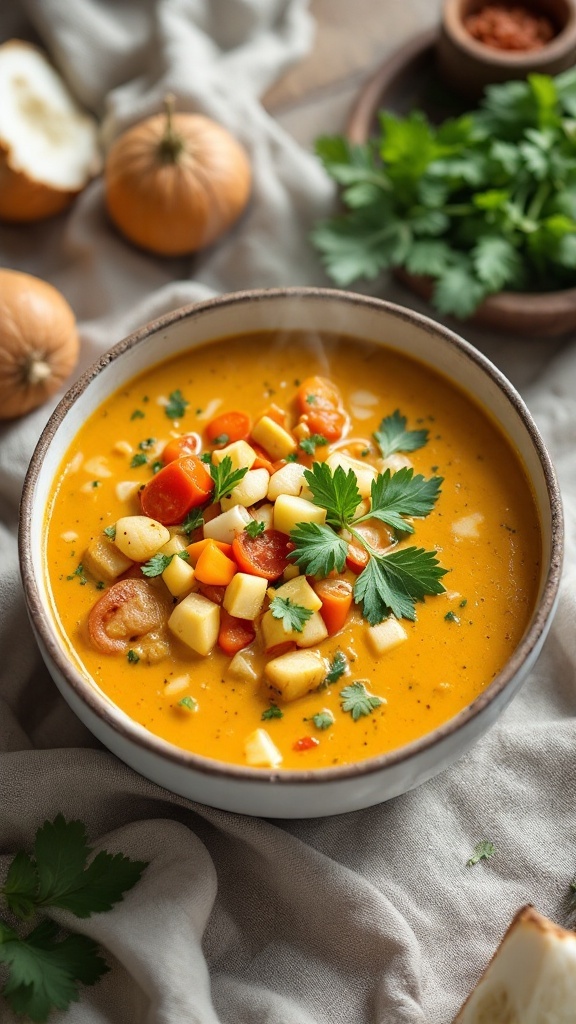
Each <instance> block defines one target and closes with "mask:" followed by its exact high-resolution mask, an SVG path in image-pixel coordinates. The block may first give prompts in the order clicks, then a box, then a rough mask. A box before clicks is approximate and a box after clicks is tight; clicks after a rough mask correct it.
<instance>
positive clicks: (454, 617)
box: [444, 611, 460, 623]
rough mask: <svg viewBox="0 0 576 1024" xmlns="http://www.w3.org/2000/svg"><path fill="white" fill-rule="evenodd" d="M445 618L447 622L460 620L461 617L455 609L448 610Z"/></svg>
mask: <svg viewBox="0 0 576 1024" xmlns="http://www.w3.org/2000/svg"><path fill="white" fill-rule="evenodd" d="M444 618H445V619H446V622H456V623H458V622H460V619H459V618H458V616H457V615H456V614H455V613H454V612H453V611H449V612H446V615H445V616H444Z"/></svg>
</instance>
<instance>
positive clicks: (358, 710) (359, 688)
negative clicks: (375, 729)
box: [340, 679, 384, 722]
mask: <svg viewBox="0 0 576 1024" xmlns="http://www.w3.org/2000/svg"><path fill="white" fill-rule="evenodd" d="M340 696H341V697H342V702H341V707H342V710H343V711H349V712H350V713H351V715H352V718H353V720H354V721H355V722H357V721H358V719H359V718H362V716H363V715H370V714H372V712H373V711H374V709H375V708H377V707H379V706H380V705H381V704H383V703H384V701H383V700H382V698H381V697H376V696H374V695H373V694H371V693H368V690H367V689H366V687H365V685H364V683H363V682H361V680H359V679H358V680H357V681H356V682H355V683H350V685H349V686H345V687H344V689H343V690H341V691H340Z"/></svg>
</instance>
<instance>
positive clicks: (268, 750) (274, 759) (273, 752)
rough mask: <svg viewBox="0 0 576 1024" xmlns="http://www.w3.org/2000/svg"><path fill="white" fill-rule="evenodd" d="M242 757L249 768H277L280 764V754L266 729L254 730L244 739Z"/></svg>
mask: <svg viewBox="0 0 576 1024" xmlns="http://www.w3.org/2000/svg"><path fill="white" fill-rule="evenodd" d="M244 755H245V757H246V764H248V765H250V767H251V768H277V767H278V765H280V764H282V754H281V753H280V751H279V750H278V747H277V746H276V744H275V743H273V742H272V740H271V739H270V736H269V734H268V733H267V732H266V729H255V730H254V732H251V733H250V735H249V736H247V737H246V739H245V740H244Z"/></svg>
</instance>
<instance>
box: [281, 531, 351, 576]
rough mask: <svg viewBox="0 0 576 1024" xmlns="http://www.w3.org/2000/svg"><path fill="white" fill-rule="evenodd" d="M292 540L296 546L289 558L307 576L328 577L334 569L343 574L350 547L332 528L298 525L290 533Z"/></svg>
mask: <svg viewBox="0 0 576 1024" xmlns="http://www.w3.org/2000/svg"><path fill="white" fill-rule="evenodd" d="M290 540H291V541H292V542H293V543H294V544H295V545H296V546H295V548H294V550H293V551H291V552H290V554H289V555H288V558H289V559H290V560H291V561H293V562H295V563H296V565H297V566H299V568H300V569H302V571H303V572H304V573H306V575H307V576H328V574H329V573H331V572H332V570H333V569H336V570H337V571H338V572H342V570H343V568H344V565H345V563H346V554H347V551H348V545H347V543H346V541H345V540H343V539H342V537H339V536H338V535H337V534H336V533H334V530H331V529H330V527H328V526H320V525H319V524H318V523H298V525H297V526H296V527H295V529H294V530H291V531H290Z"/></svg>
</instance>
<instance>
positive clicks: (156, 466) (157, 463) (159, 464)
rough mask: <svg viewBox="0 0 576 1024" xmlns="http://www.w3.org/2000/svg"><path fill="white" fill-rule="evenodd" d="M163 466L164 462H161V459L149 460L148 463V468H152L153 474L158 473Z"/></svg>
mask: <svg viewBox="0 0 576 1024" xmlns="http://www.w3.org/2000/svg"><path fill="white" fill-rule="evenodd" d="M163 468H164V463H163V462H162V460H161V459H156V461H155V462H151V463H150V469H151V470H152V472H153V473H154V474H156V473H159V472H160V470H161V469H163Z"/></svg>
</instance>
